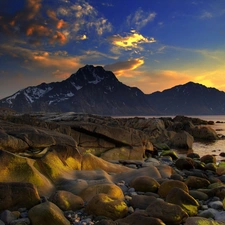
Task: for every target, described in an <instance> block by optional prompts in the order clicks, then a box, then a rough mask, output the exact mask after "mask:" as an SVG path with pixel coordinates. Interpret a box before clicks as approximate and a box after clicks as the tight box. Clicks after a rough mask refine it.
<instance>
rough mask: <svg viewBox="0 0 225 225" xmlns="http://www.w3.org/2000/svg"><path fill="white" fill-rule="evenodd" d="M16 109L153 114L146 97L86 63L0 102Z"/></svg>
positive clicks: (110, 73)
mask: <svg viewBox="0 0 225 225" xmlns="http://www.w3.org/2000/svg"><path fill="white" fill-rule="evenodd" d="M0 106H1V107H8V108H11V109H13V110H15V111H17V112H23V113H24V112H40V111H44V112H53V111H54V112H69V111H74V112H79V113H92V114H99V115H118V116H121V115H148V114H156V112H155V111H154V110H152V109H151V107H150V104H149V103H148V100H147V96H146V95H145V94H144V93H143V92H142V91H141V90H139V89H138V88H136V87H129V86H126V85H125V84H123V83H121V82H120V81H118V79H117V78H116V76H115V75H114V74H113V73H112V72H110V71H105V70H104V68H103V67H101V66H97V67H94V66H92V65H86V66H84V67H82V68H80V69H79V70H78V71H77V72H76V73H74V74H72V75H71V76H70V77H69V78H68V79H66V80H64V81H62V82H54V83H49V84H46V83H42V84H40V85H38V86H34V87H27V88H25V89H23V90H20V91H18V92H16V93H15V94H13V95H11V96H9V97H6V98H4V99H2V100H1V101H0Z"/></svg>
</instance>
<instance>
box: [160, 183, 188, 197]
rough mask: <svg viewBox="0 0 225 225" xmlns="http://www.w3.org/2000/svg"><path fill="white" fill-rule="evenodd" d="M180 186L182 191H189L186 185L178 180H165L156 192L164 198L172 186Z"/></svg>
mask: <svg viewBox="0 0 225 225" xmlns="http://www.w3.org/2000/svg"><path fill="white" fill-rule="evenodd" d="M174 187H177V188H180V189H182V190H184V191H186V192H187V193H188V192H189V190H188V187H187V185H186V184H185V183H184V182H182V181H179V180H167V181H164V182H163V183H162V184H161V185H160V187H159V190H158V194H159V195H160V197H162V198H165V197H166V196H167V194H168V193H169V192H170V191H171V190H172V189H173V188H174Z"/></svg>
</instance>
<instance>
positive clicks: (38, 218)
mask: <svg viewBox="0 0 225 225" xmlns="http://www.w3.org/2000/svg"><path fill="white" fill-rule="evenodd" d="M28 218H29V219H30V221H31V224H32V225H40V224H41V225H70V222H69V221H68V220H67V219H66V218H65V217H64V214H63V212H62V210H61V209H60V208H59V207H58V206H56V205H55V204H53V203H52V202H44V203H41V204H39V205H36V206H34V207H33V208H31V209H30V210H29V212H28Z"/></svg>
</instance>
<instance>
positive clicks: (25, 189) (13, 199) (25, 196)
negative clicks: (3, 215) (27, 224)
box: [0, 182, 40, 211]
mask: <svg viewBox="0 0 225 225" xmlns="http://www.w3.org/2000/svg"><path fill="white" fill-rule="evenodd" d="M38 203H40V196H39V194H38V191H37V189H36V187H35V186H34V185H33V184H31V183H19V182H11V183H0V211H3V210H17V209H18V208H22V207H25V208H28V209H29V208H31V207H33V206H34V205H36V204H38Z"/></svg>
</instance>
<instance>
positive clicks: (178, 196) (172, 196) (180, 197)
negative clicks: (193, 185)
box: [166, 187, 200, 216]
mask: <svg viewBox="0 0 225 225" xmlns="http://www.w3.org/2000/svg"><path fill="white" fill-rule="evenodd" d="M166 202H169V203H172V204H175V205H179V206H181V208H182V209H183V210H184V211H185V212H187V213H188V215H189V216H196V215H197V214H198V209H199V207H200V205H199V203H198V202H197V201H196V200H195V199H194V198H193V197H192V196H191V195H189V194H188V193H187V192H186V191H183V190H182V189H180V188H177V187H174V188H173V189H171V191H170V192H169V193H168V195H167V196H166Z"/></svg>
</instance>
